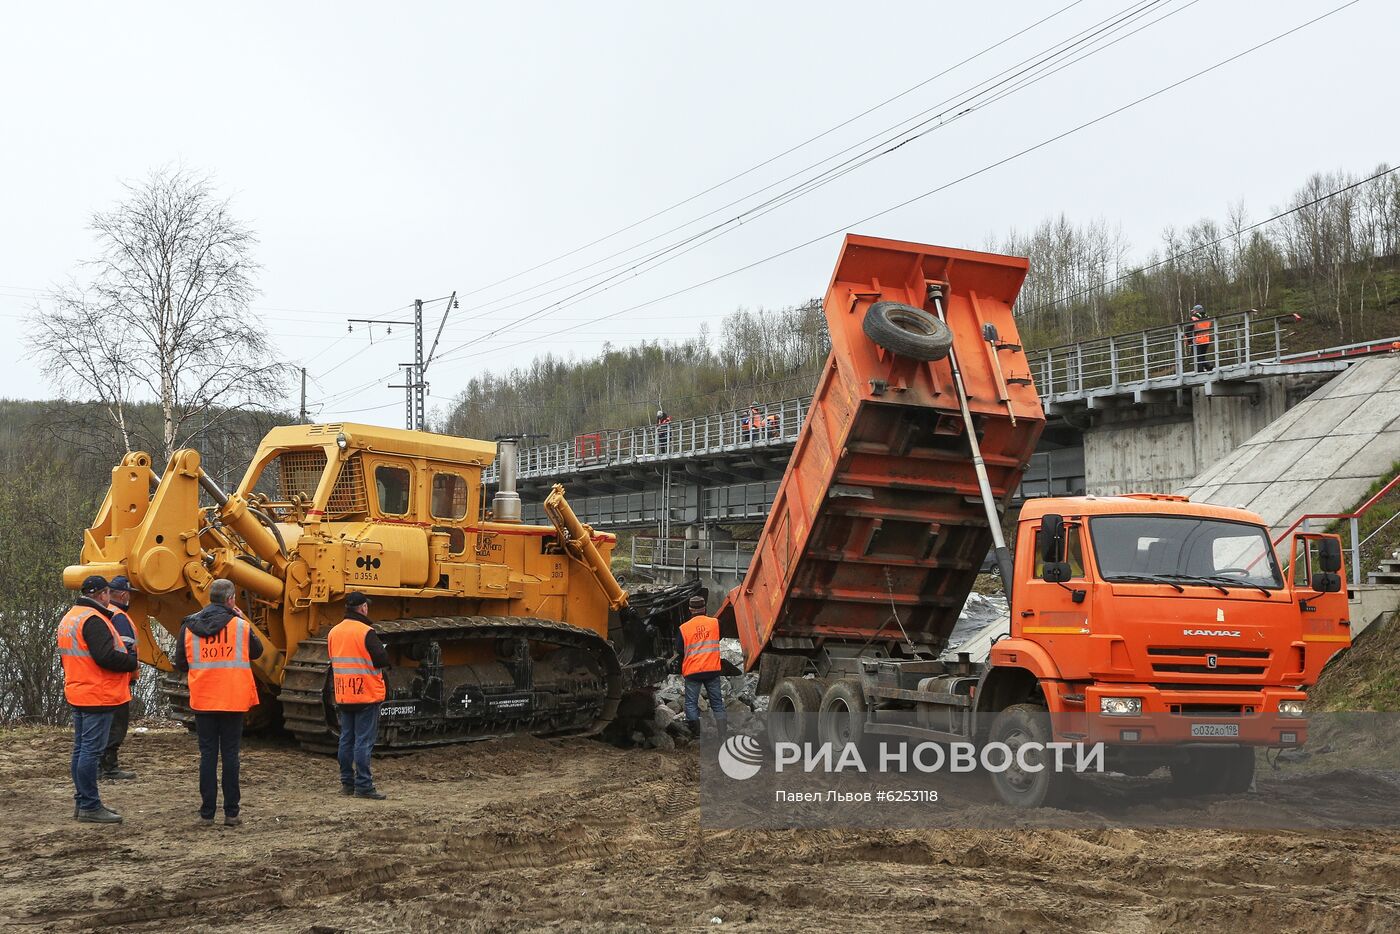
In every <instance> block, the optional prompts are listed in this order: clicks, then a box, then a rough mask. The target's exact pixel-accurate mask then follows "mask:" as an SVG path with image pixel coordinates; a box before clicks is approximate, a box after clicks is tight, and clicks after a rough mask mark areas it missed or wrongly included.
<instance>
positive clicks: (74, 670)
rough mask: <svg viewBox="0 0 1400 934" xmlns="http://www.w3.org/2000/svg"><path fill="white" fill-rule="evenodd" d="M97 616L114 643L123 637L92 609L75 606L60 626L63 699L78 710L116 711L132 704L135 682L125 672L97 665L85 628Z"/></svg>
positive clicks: (117, 643)
mask: <svg viewBox="0 0 1400 934" xmlns="http://www.w3.org/2000/svg"><path fill="white" fill-rule="evenodd" d="M92 616H96V617H97V618H98V619H100V620H102V622H104V623H106V624H107V628H108V629H109V630H111V633H112V643H113V644H114V645H121V644H122V639H121V636H120V635H118V634H117V628H116V627H115V626H113V625H112V621H111V620H110V619H108V618H107V617H105V616H103V615H102V614H101V613H99V612H97V611H96V610H94V609H93V608H92V607H87V606H75V607H73V609H71V610H69V611H68V613H67V614H66V615H65V616H64V617H63V621H62V622H60V623H59V624H58V656H59V659H60V660H61V661H62V662H63V696H64V697H66V698H67V699H68V703H70V704H72V705H73V706H74V707H115V706H117V705H118V704H125V703H126V702H127V701H129V700H131V678H130V677H128V674H127V672H125V671H108V670H107V669H106V668H103V667H102V666H101V665H99V664H97V662H96V661H94V660H93V658H92V653H91V652H89V651H88V644H87V640H86V639H84V638H83V624H84V623H86V622H87V621H88V618H89V617H92Z"/></svg>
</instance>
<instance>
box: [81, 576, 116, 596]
mask: <svg viewBox="0 0 1400 934" xmlns="http://www.w3.org/2000/svg"><path fill="white" fill-rule="evenodd" d="M108 586H109V585H108V583H107V578H105V577H103V576H102V575H101V574H92V575H89V576H88V577H85V578H83V586H82V587H81V588H79V592H81V593H83V594H90V593H97V592H98V591H100V590H106V589H107V587H108Z"/></svg>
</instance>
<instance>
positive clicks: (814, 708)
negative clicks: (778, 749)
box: [768, 678, 822, 743]
mask: <svg viewBox="0 0 1400 934" xmlns="http://www.w3.org/2000/svg"><path fill="white" fill-rule="evenodd" d="M821 705H822V686H821V684H819V683H818V682H816V681H813V680H811V679H810V678H784V679H783V680H781V681H779V682H778V683H777V685H776V686H775V687H774V688H773V693H772V694H770V695H768V739H769V741H770V742H773V743H809V742H811V741H812V734H813V732H814V728H815V726H816V722H815V721H816V719H817V713H818V711H819V710H820V709H821Z"/></svg>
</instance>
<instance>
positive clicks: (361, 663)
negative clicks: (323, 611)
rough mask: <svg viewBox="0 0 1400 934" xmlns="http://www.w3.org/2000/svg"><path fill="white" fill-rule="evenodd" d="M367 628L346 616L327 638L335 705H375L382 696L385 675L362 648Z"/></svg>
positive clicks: (365, 649)
mask: <svg viewBox="0 0 1400 934" xmlns="http://www.w3.org/2000/svg"><path fill="white" fill-rule="evenodd" d="M369 631H370V630H369V627H368V626H366V625H365V624H364V623H363V622H361V621H360V620H358V619H346V620H342V621H341V622H339V623H337V624H336V626H335V628H334V629H332V630H331V634H330V635H329V636H328V637H327V638H326V642H327V644H328V646H327V647H328V648H329V650H330V656H331V673H332V675H333V676H334V680H335V702H336V703H337V704H377V703H379V702H380V701H382V700H383V699H384V675H383V674H382V673H381V672H380V671H379V669H378V668H375V667H374V662H373V661H372V660H371V659H370V657H369V649H367V648H365V636H367V635H368V634H369Z"/></svg>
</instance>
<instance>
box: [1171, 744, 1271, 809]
mask: <svg viewBox="0 0 1400 934" xmlns="http://www.w3.org/2000/svg"><path fill="white" fill-rule="evenodd" d="M1171 773H1172V791H1174V792H1175V793H1176V794H1178V795H1180V796H1182V797H1194V796H1196V795H1237V794H1242V793H1244V792H1246V791H1248V790H1249V786H1250V785H1251V784H1253V782H1254V748H1253V747H1251V746H1221V747H1217V748H1210V747H1207V748H1200V747H1196V748H1193V749H1190V750H1188V751H1187V753H1186V758H1185V759H1184V760H1182V761H1179V762H1173V763H1172V765H1171Z"/></svg>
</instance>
